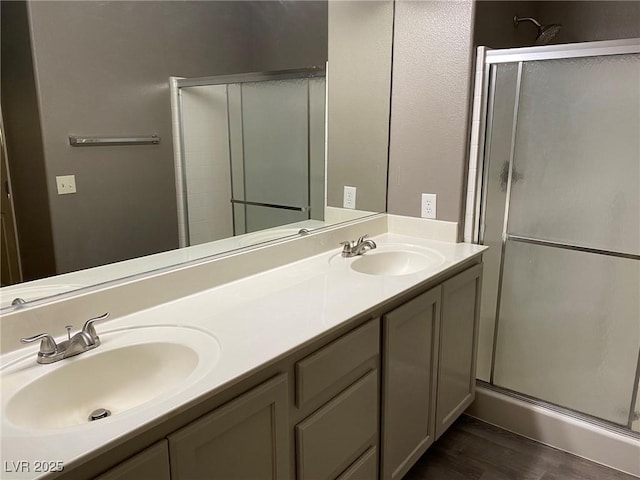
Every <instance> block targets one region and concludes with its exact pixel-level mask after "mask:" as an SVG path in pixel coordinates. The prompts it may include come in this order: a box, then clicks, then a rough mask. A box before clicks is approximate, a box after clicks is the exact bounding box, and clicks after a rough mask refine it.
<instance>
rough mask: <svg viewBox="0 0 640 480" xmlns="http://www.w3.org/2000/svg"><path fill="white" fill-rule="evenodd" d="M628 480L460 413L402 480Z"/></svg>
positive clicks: (605, 468) (621, 474)
mask: <svg viewBox="0 0 640 480" xmlns="http://www.w3.org/2000/svg"><path fill="white" fill-rule="evenodd" d="M623 479H624V480H632V479H635V480H637V479H636V477H633V476H631V475H627V474H624V473H621V472H618V471H617V470H613V469H610V468H607V467H604V466H602V465H599V464H597V463H593V462H590V461H588V460H585V459H583V458H580V457H576V456H575V455H571V454H569V453H566V452H562V451H560V450H556V449H554V448H551V447H548V446H546V445H542V444H541V443H538V442H534V441H533V440H529V439H528V438H525V437H521V436H520V435H516V434H514V433H511V432H508V431H506V430H502V429H501V428H497V427H494V426H493V425H489V424H487V423H484V422H481V421H479V420H476V419H475V418H471V417H468V416H466V415H463V416H462V417H460V418H459V419H458V421H457V422H456V423H455V424H453V426H452V427H451V428H450V429H449V430H448V431H447V432H446V433H445V434H444V435H442V437H441V438H440V439H439V440H438V441H437V442H436V443H435V444H434V445H432V446H431V447H430V448H429V450H427V452H426V453H425V454H424V455H423V456H422V458H420V460H418V463H416V464H415V465H414V466H413V468H412V469H411V470H409V472H408V473H407V475H406V476H405V477H404V480H623Z"/></svg>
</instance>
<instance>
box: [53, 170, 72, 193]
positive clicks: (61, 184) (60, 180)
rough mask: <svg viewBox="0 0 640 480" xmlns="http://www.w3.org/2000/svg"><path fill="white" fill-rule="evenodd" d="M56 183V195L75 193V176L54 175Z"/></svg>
mask: <svg viewBox="0 0 640 480" xmlns="http://www.w3.org/2000/svg"><path fill="white" fill-rule="evenodd" d="M56 185H57V186H58V195H67V194H69V193H76V176H75V175H61V176H58V177H56Z"/></svg>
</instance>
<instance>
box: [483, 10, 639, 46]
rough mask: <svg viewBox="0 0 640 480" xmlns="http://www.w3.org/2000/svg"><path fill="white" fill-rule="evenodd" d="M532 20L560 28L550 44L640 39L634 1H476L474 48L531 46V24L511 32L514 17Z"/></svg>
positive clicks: (534, 32) (532, 27)
mask: <svg viewBox="0 0 640 480" xmlns="http://www.w3.org/2000/svg"><path fill="white" fill-rule="evenodd" d="M516 14H517V15H518V16H521V17H534V18H535V19H537V20H538V21H539V22H541V23H542V24H543V25H547V24H551V23H560V24H562V30H560V33H559V34H558V35H557V36H556V37H555V38H554V39H553V41H552V42H551V43H572V42H587V41H597V40H616V39H621V38H637V37H640V2H637V1H532V2H506V1H479V2H478V3H477V6H476V21H475V35H474V37H475V40H474V42H475V44H476V45H486V46H490V47H493V48H505V47H522V46H528V45H532V44H533V42H534V40H535V38H536V34H537V31H536V28H535V26H534V25H532V24H530V23H525V24H520V25H519V26H518V28H517V29H516V28H513V16H514V15H516Z"/></svg>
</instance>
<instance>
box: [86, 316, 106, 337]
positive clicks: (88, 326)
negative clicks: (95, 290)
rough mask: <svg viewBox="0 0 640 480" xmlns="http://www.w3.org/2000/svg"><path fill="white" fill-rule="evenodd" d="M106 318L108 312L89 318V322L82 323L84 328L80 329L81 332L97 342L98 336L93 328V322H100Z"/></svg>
mask: <svg viewBox="0 0 640 480" xmlns="http://www.w3.org/2000/svg"><path fill="white" fill-rule="evenodd" d="M107 318H109V312H107V313H103V314H102V315H100V316H99V317H95V318H90V319H89V320H87V321H86V322H84V326H83V327H82V331H83V332H85V333H87V334H89V335H90V336H91V338H93V339H94V340H99V339H98V334H97V333H96V329H95V328H94V327H93V324H94V323H95V322H98V321H100V320H106V319H107Z"/></svg>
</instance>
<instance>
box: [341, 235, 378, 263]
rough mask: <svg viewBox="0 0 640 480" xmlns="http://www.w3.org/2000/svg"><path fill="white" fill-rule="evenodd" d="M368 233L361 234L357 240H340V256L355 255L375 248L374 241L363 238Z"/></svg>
mask: <svg viewBox="0 0 640 480" xmlns="http://www.w3.org/2000/svg"><path fill="white" fill-rule="evenodd" d="M368 236H369V235H363V236H361V237H360V238H359V239H358V240H355V241H349V240H347V241H346V242H340V245H342V256H343V257H345V258H349V257H355V256H356V255H362V254H363V253H364V252H366V251H367V250H373V249H374V248H376V246H377V245H376V242H374V241H373V240H365V239H366V238H367V237H368Z"/></svg>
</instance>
